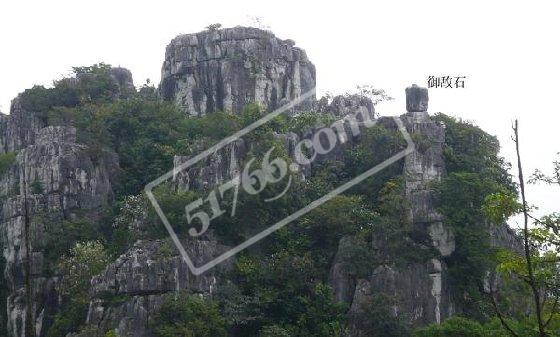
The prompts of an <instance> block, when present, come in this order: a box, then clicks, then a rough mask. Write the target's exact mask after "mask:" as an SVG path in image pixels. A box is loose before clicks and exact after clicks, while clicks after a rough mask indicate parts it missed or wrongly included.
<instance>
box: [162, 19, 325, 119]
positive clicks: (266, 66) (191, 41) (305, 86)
mask: <svg viewBox="0 0 560 337" xmlns="http://www.w3.org/2000/svg"><path fill="white" fill-rule="evenodd" d="M161 78H162V80H161V84H160V89H159V90H160V95H161V97H162V98H163V99H165V100H172V101H175V102H177V103H178V104H179V106H180V107H181V108H182V109H183V111H185V113H186V114H189V115H195V116H200V115H204V114H206V113H209V112H214V111H217V110H221V111H230V112H232V113H234V114H239V113H240V112H241V111H242V110H243V108H244V106H245V105H246V104H248V103H251V102H258V103H260V104H262V105H263V106H264V107H266V108H267V109H268V110H273V109H275V108H277V107H279V106H281V105H283V103H284V102H285V101H288V100H292V99H294V98H296V97H298V96H300V95H301V94H303V93H305V92H307V91H309V90H310V89H312V88H314V87H315V67H314V66H313V64H312V63H311V62H310V61H309V60H308V59H307V56H306V54H305V51H303V50H302V49H299V48H297V47H294V46H293V42H291V41H283V40H280V39H278V38H276V37H275V36H274V35H273V34H272V33H270V32H267V31H263V30H260V29H257V28H247V27H235V28H226V29H220V30H212V31H210V30H208V31H204V32H201V33H197V34H187V35H181V36H178V37H176V38H175V39H173V40H172V41H171V44H169V45H168V46H167V50H166V52H165V62H164V64H163V68H162V76H161ZM308 104H311V100H310V101H309V102H308Z"/></svg>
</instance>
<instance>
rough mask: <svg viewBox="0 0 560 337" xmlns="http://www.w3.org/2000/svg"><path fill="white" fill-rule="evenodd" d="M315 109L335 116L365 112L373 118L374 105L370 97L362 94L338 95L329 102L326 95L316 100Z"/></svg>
mask: <svg viewBox="0 0 560 337" xmlns="http://www.w3.org/2000/svg"><path fill="white" fill-rule="evenodd" d="M316 106H317V108H316V109H317V111H319V112H326V113H331V114H333V115H335V116H337V117H344V116H347V115H350V114H367V116H370V117H371V118H372V119H373V118H375V106H374V105H373V102H372V101H371V99H370V98H368V97H366V96H362V95H338V96H335V97H333V99H332V101H331V102H330V103H329V102H328V100H327V98H326V97H323V98H321V99H320V100H318V101H317V104H316Z"/></svg>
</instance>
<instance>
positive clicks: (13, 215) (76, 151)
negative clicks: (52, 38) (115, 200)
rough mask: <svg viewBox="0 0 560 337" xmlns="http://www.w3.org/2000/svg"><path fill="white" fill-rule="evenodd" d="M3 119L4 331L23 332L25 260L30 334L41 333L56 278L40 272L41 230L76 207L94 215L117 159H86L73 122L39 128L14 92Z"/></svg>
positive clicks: (55, 304)
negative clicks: (6, 159)
mask: <svg viewBox="0 0 560 337" xmlns="http://www.w3.org/2000/svg"><path fill="white" fill-rule="evenodd" d="M3 121H4V123H3V126H5V128H4V129H3V130H2V131H3V133H2V134H0V140H1V141H0V143H1V144H3V145H2V150H3V151H14V152H16V153H17V156H16V158H15V162H14V163H13V165H11V166H10V167H9V168H8V169H7V171H6V172H4V174H3V175H2V176H1V177H0V195H2V196H3V202H2V207H1V209H0V234H1V238H2V247H3V255H4V258H5V259H6V267H5V271H4V278H5V280H6V283H7V285H8V292H9V295H8V298H7V315H8V321H7V329H8V333H9V335H10V336H13V337H16V336H17V337H19V336H24V335H25V327H26V323H25V321H26V316H27V314H26V312H27V310H28V309H27V305H26V291H25V279H26V277H25V275H26V267H25V266H26V265H27V261H29V268H30V287H31V299H32V308H31V318H32V319H33V323H32V324H33V326H34V327H35V328H34V329H35V334H36V335H37V336H44V334H45V332H46V329H45V328H47V327H48V326H49V325H50V324H51V322H52V318H53V315H54V314H56V312H57V311H58V308H59V306H60V304H61V298H60V296H59V295H58V293H57V284H58V277H57V276H56V275H54V276H47V275H45V274H44V270H45V269H46V266H47V264H48V263H49V262H48V261H46V257H45V254H46V251H45V248H46V247H47V245H48V244H49V240H52V238H50V237H49V235H48V234H49V232H52V231H54V230H55V227H59V226H60V224H61V222H62V221H63V220H65V219H72V218H73V217H75V215H76V213H78V212H79V213H80V214H89V215H90V216H91V217H93V218H95V217H96V210H97V209H98V208H99V207H100V206H102V205H106V204H107V203H109V202H110V201H111V200H112V197H113V192H112V187H111V186H112V180H113V179H115V177H116V170H117V169H118V159H117V158H116V157H115V155H113V154H110V153H105V152H103V153H100V154H99V156H98V157H97V158H95V159H94V158H92V157H91V154H90V153H89V152H88V151H87V146H86V145H82V144H78V143H77V142H76V130H75V129H74V128H70V127H54V126H49V127H42V125H41V122H40V120H39V118H37V117H36V116H35V115H34V113H32V112H29V111H24V110H23V109H22V108H21V105H20V102H19V99H15V100H14V102H13V104H12V113H11V114H10V115H9V116H5V117H3ZM26 209H27V218H28V219H29V221H28V224H29V242H28V245H26V243H25V227H26V220H25V219H26ZM27 246H29V252H28V250H27ZM28 256H29V260H28Z"/></svg>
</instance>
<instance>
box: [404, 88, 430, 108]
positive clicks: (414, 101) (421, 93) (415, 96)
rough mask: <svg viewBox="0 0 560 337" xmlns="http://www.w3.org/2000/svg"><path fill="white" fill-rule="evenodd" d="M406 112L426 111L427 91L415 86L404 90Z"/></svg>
mask: <svg viewBox="0 0 560 337" xmlns="http://www.w3.org/2000/svg"><path fill="white" fill-rule="evenodd" d="M406 111H408V112H426V111H428V89H426V88H421V87H419V86H417V85H416V84H413V85H412V86H411V87H408V88H406Z"/></svg>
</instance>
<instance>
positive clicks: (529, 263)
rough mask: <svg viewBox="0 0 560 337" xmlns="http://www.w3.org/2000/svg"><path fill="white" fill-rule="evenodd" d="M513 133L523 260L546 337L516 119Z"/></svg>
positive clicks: (540, 332)
mask: <svg viewBox="0 0 560 337" xmlns="http://www.w3.org/2000/svg"><path fill="white" fill-rule="evenodd" d="M513 131H514V133H515V139H514V141H515V150H516V152H517V169H518V171H519V189H520V191H521V200H522V202H523V220H524V224H523V246H524V248H525V260H526V262H527V273H528V276H529V285H530V287H531V291H532V292H533V299H534V301H535V314H536V316H537V323H538V325H539V335H540V336H541V337H546V336H547V333H546V331H545V328H544V323H543V319H542V310H541V296H540V292H539V287H538V285H537V283H536V281H535V275H534V271H533V261H532V258H531V247H530V245H529V210H528V209H527V199H526V197H525V180H524V178H523V169H522V165H521V154H520V151H519V125H518V122H517V120H515V126H514V127H513Z"/></svg>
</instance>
